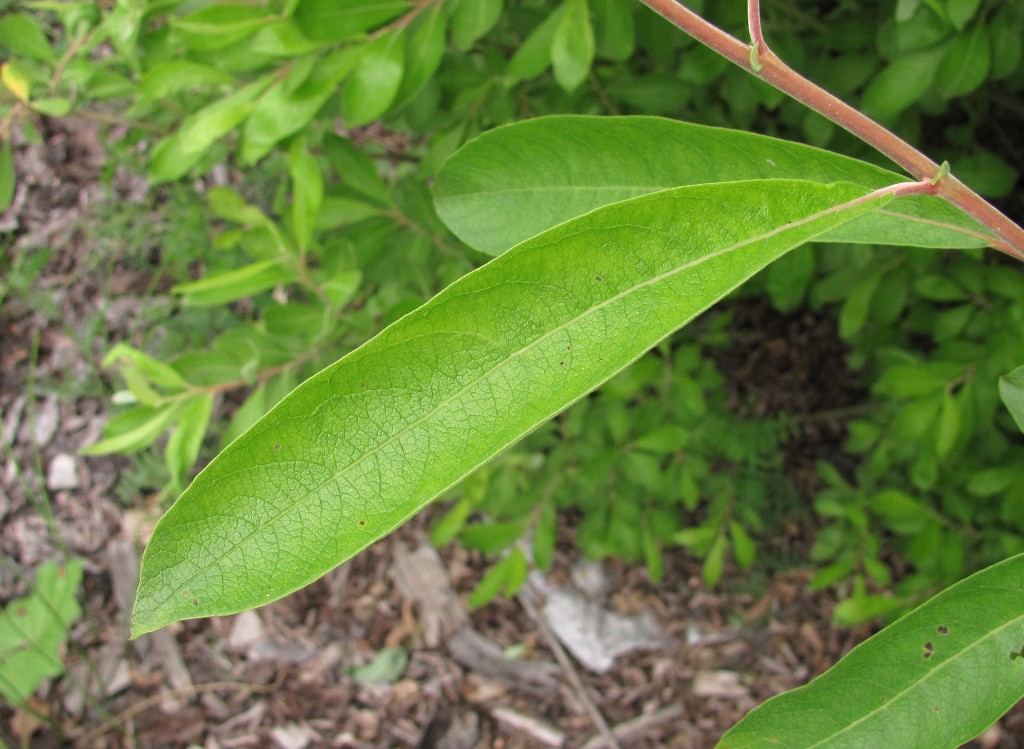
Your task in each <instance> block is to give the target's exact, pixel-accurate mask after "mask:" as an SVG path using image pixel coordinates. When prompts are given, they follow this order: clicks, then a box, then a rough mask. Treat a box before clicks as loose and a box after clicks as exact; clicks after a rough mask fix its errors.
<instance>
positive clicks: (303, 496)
mask: <svg viewBox="0 0 1024 749" xmlns="http://www.w3.org/2000/svg"><path fill="white" fill-rule="evenodd" d="M865 193H866V191H865V190H864V189H863V188H861V187H858V186H855V185H850V184H834V185H823V184H818V183H814V182H805V181H796V180H776V181H755V182H746V183H744V182H739V183H731V184H716V185H700V186H691V187H684V188H679V189H673V190H667V191H663V192H659V193H655V194H652V195H647V196H643V197H640V198H636V199H634V200H630V201H625V202H621V203H616V204H613V205H610V206H606V207H605V208H602V209H600V210H597V211H594V212H593V213H591V214H588V215H586V216H583V217H580V218H578V219H575V220H573V221H570V222H568V223H566V224H563V225H561V226H559V227H557V228H555V229H552V230H551V231H549V232H546V233H544V234H542V235H541V236H538V237H535V238H533V239H531V240H529V241H527V242H524V243H523V244H521V245H519V246H517V247H516V248H514V249H513V250H511V251H509V252H507V253H505V254H503V255H502V256H500V257H499V258H496V259H495V260H493V261H491V262H490V263H488V264H487V265H485V266H483V267H481V268H479V269H478V270H476V271H474V272H472V273H470V274H468V275H467V276H465V277H464V278H462V279H460V280H459V281H458V282H456V283H455V284H453V285H451V286H450V287H449V288H447V289H446V290H444V291H443V292H441V293H440V294H438V295H437V296H436V297H435V298H434V299H432V300H431V301H429V302H428V303H427V304H425V305H424V306H422V307H421V308H419V309H418V310H416V311H414V312H412V313H411V314H409V315H407V316H406V317H404V318H403V319H401V320H399V321H398V322H396V323H395V324H393V325H392V326H390V327H389V328H387V329H386V330H384V331H383V332H382V333H381V334H380V335H378V336H377V337H375V338H374V339H372V340H371V341H369V342H368V343H366V344H365V345H363V346H362V347H361V348H359V349H357V350H356V351H354V352H352V353H351V354H349V355H348V356H346V357H344V358H343V359H341V360H340V361H338V362H336V363H335V364H333V365H331V366H330V367H328V368H326V369H325V370H323V371H322V372H320V373H319V374H317V375H315V376H314V377H312V378H310V379H309V380H308V381H307V382H305V383H304V384H303V385H301V386H299V387H298V388H297V389H296V390H295V391H293V392H292V393H291V394H290V395H289V396H288V397H286V398H285V399H284V400H283V401H282V402H281V403H280V404H278V406H276V407H275V408H274V409H273V410H271V411H270V412H269V413H268V414H267V415H266V416H265V417H264V418H263V419H261V420H260V421H259V422H258V423H257V424H256V425H254V426H253V427H252V428H251V429H250V430H249V431H248V432H246V433H245V434H243V435H242V436H241V437H239V438H238V439H237V440H236V441H235V442H233V443H232V444H231V445H230V446H228V447H227V448H226V449H225V450H224V451H223V453H221V455H220V456H218V457H217V458H216V459H215V460H214V461H213V462H211V463H210V465H209V466H207V468H206V469H205V470H204V471H203V472H202V473H200V474H199V476H198V477H197V478H196V479H195V481H194V482H193V484H192V485H191V486H190V487H189V488H188V489H187V490H186V491H185V493H184V494H182V496H181V497H180V498H179V499H178V501H177V502H176V503H175V504H174V505H173V506H172V507H171V509H170V510H169V511H168V512H167V514H166V515H165V516H164V517H163V518H162V519H161V521H160V523H159V524H158V525H157V527H156V529H155V530H154V532H153V536H152V539H151V541H150V544H149V546H148V547H147V549H146V552H145V555H144V557H143V564H142V573H141V583H140V586H139V592H138V597H137V600H136V605H135V610H134V612H133V617H132V632H133V635H134V636H138V635H140V634H143V633H145V632H149V631H152V630H154V629H157V628H159V627H161V626H163V625H165V624H168V623H170V622H172V621H175V620H179V619H186V618H192V617H198V616H209V615H215V614H231V613H235V612H238V611H242V610H245V609H248V608H253V607H255V606H258V605H261V604H264V603H267V602H269V601H272V600H275V599H277V598H280V597H281V596H283V595H285V594H287V593H290V592H292V591H294V590H296V589H298V588H300V587H302V586H303V585H306V584H308V583H310V582H312V581H313V580H315V579H317V578H318V577H320V576H321V575H323V574H324V573H326V572H327V571H329V570H330V569H332V568H333V567H335V566H336V565H338V564H340V563H341V562H343V561H345V560H346V559H348V558H350V557H352V556H353V555H354V554H355V553H356V552H358V551H360V550H361V549H363V548H365V547H366V546H368V545H369V544H370V543H372V542H373V541H375V540H377V539H379V538H381V537H382V536H384V535H386V534H387V533H389V532H391V531H392V530H394V529H395V528H396V527H397V526H398V525H400V524H401V523H402V522H404V521H405V520H407V519H408V518H409V517H410V516H411V515H413V514H414V513H415V512H417V511H418V510H420V509H421V508H422V507H423V506H424V505H426V504H427V503H428V502H429V501H430V500H432V499H433V498H434V497H436V496H437V495H438V494H440V493H441V492H443V491H444V490H445V489H447V488H449V487H451V486H453V485H454V484H456V483H457V482H458V481H460V480H461V479H462V478H463V477H465V476H466V475H467V474H468V473H469V472H470V471H472V470H473V469H474V468H476V467H478V466H479V465H481V464H482V463H484V462H486V461H487V460H489V459H490V458H492V457H494V456H495V455H496V454H498V453H499V452H500V451H501V450H503V449H505V448H506V447H508V446H509V445H511V444H512V443H514V442H515V441H517V440H518V439H520V438H521V437H523V436H524V435H526V434H527V433H529V432H530V431H531V430H533V429H535V428H536V427H537V426H539V425H540V424H542V423H544V422H545V421H546V420H547V419H549V418H551V417H552V416H553V415H555V414H556V413H558V412H559V411H561V410H562V409H564V408H566V407H567V406H569V405H570V404H571V403H573V402H574V401H575V400H577V399H579V398H580V397H582V396H583V395H585V394H586V393H588V392H590V391H591V390H593V389H594V388H595V387H597V386H598V385H600V384H601V383H602V382H604V381H605V380H607V379H608V378H609V377H611V376H612V375H614V374H615V373H616V372H618V371H619V370H621V369H622V368H623V367H625V366H627V365H628V364H630V363H631V362H632V361H634V360H635V359H637V358H638V357H639V356H640V355H642V354H643V353H644V352H645V351H646V350H647V349H648V348H650V347H651V346H653V345H654V344H656V343H657V342H658V341H660V340H661V339H663V338H664V337H666V336H667V335H669V334H670V333H672V332H673V331H675V330H676V329H678V328H679V327H681V326H682V325H684V324H685V323H686V322H688V321H689V320H691V319H692V318H693V317H694V316H696V315H697V314H698V313H700V312H701V311H703V310H704V309H706V308H707V307H709V306H710V305H711V304H713V303H714V302H716V301H717V300H718V299H720V298H721V297H723V296H724V295H725V294H727V293H728V292H729V291H730V290H732V289H733V288H735V287H736V286H738V285H739V284H740V283H742V282H743V281H744V280H746V279H747V278H749V277H750V276H752V275H754V274H755V273H756V272H758V271H759V270H760V269H761V268H763V267H764V266H765V265H767V264H768V263H770V262H771V261H773V260H775V259H777V258H778V257H780V256H782V255H783V254H785V253H786V252H787V251H789V250H790V249H792V248H793V247H796V246H798V245H800V244H802V243H804V242H806V241H808V240H810V239H813V238H814V237H817V236H818V235H820V234H821V233H822V232H825V231H828V230H831V229H833V228H835V227H837V226H839V225H841V224H842V223H844V222H846V221H848V220H851V219H854V218H856V217H857V216H860V215H864V214H867V213H869V212H871V211H874V210H876V209H878V208H879V207H881V206H882V205H883V204H884V203H886V201H887V199H885V198H872V199H870V200H867V201H860V202H859V203H857V204H856V205H853V206H850V205H846V204H845V203H846V201H850V200H852V199H855V198H859V197H861V196H863V195H864V194H865Z"/></svg>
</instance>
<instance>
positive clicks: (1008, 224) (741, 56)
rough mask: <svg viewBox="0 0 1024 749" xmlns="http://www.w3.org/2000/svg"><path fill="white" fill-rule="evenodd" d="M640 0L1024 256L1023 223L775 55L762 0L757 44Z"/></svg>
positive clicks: (754, 21) (753, 14)
mask: <svg viewBox="0 0 1024 749" xmlns="http://www.w3.org/2000/svg"><path fill="white" fill-rule="evenodd" d="M640 2H642V3H643V4H644V5H646V6H647V7H648V8H650V9H651V10H653V11H654V12H655V13H657V14H658V15H660V16H662V17H663V18H665V19H666V20H668V21H670V22H671V23H673V24H675V25H676V26H678V27H679V28H680V29H682V30H683V31H685V32H686V33H687V34H689V35H690V36H692V37H693V38H694V39H696V40H697V41H699V42H700V43H701V44H703V45H705V46H707V47H709V48H710V49H712V50H714V51H715V52H718V53H719V54H720V55H722V56H723V57H725V58H726V59H728V60H730V61H731V62H733V63H735V64H736V65H739V66H740V67H741V68H743V69H744V70H746V71H748V72H750V73H751V74H753V75H756V76H757V77H758V78H760V79H761V80H763V81H765V82H766V83H768V84H770V85H772V86H774V87H775V88H777V89H778V90H780V91H782V92H783V93H786V94H788V95H789V96H791V97H793V98H794V99H796V100H797V101H799V102H800V103H802V104H804V105H806V106H808V107H810V108H811V109H813V110H814V111H816V112H818V113H819V114H821V115H823V116H824V117H826V118H828V119H829V120H831V121H832V122H834V123H835V124H837V125H839V126H840V127H842V128H844V129H845V130H847V131H849V132H850V133H852V134H853V135H855V136H857V137H858V138H860V139H861V140H863V141H864V142H865V143H867V144H868V145H870V146H873V147H874V148H876V149H878V150H879V151H881V152H882V153H883V154H885V155H886V156H888V157H889V158H890V159H892V160H893V161H894V162H896V163H897V164H899V165H900V166H901V167H902V168H903V169H905V170H906V171H907V172H908V173H910V174H911V175H913V176H914V177H915V178H916V179H918V180H920V181H922V182H924V181H928V182H933V183H934V187H935V191H934V194H936V195H939V196H940V197H942V198H944V199H946V200H947V201H949V202H950V203H952V204H953V205H955V206H957V207H958V208H960V209H961V210H962V211H964V212H965V213H967V214H968V215H970V216H972V217H973V218H974V219H975V220H977V221H978V222H979V223H980V224H982V225H983V226H984V227H985V228H986V229H988V230H989V231H991V232H992V233H994V234H995V235H996V237H992V238H990V239H989V241H990V244H991V245H992V247H994V248H995V249H997V250H999V251H1000V252H1004V253H1006V254H1007V255H1010V256H1011V257H1014V258H1016V259H1017V260H1021V261H1024V229H1021V227H1019V226H1018V225H1017V224H1016V223H1014V222H1013V221H1011V220H1010V219H1009V218H1007V217H1006V216H1005V215H1003V213H1002V212H1000V211H999V209H997V208H996V207H995V206H993V205H992V204H991V203H989V202H987V201H986V200H985V199H984V198H982V197H981V196H980V195H978V194H977V193H976V192H974V191H973V190H971V188H969V187H967V185H965V184H964V183H962V182H961V181H960V180H958V179H957V178H956V177H954V176H953V175H951V174H948V173H946V171H945V170H944V169H943V168H942V167H940V166H939V165H938V164H936V163H935V162H934V161H932V160H931V159H929V158H928V157H927V156H925V155H924V154H923V153H921V152H920V151H918V150H917V149H916V148H914V147H913V146H912V145H910V144H909V143H907V142H906V141H904V140H903V139H902V138H900V137H899V136H897V135H896V134H894V133H893V132H891V131H890V130H888V129H887V128H885V127H883V126H882V125H880V124H878V123H877V122H875V121H874V120H872V119H871V118H870V117H868V116H867V115H865V114H863V113H862V112H860V111H859V110H857V109H854V108H853V107H851V106H850V105H849V104H847V103H846V102H844V101H842V100H841V99H838V98H837V97H835V96H833V95H832V94H830V93H828V92H827V91H825V90H824V89H823V88H821V87H820V86H818V85H817V84H815V83H813V82H811V81H809V80H808V79H806V78H804V77H803V76H802V75H800V74H799V73H797V72H796V71H795V70H793V69H792V68H791V67H789V66H788V65H786V64H785V63H784V62H782V60H780V59H779V58H778V57H776V56H775V55H774V54H773V53H772V52H771V50H769V49H768V47H767V46H766V45H765V44H764V39H763V34H762V32H761V18H760V0H749V1H748V6H747V9H748V22H749V24H750V30H751V35H752V37H753V38H754V40H755V42H756V44H745V43H744V42H741V41H740V40H739V39H737V38H735V37H734V36H731V35H730V34H727V33H726V32H724V31H722V30H721V29H719V28H718V27H717V26H715V25H713V24H711V23H710V22H708V21H706V20H704V19H703V18H702V17H700V16H699V15H697V14H696V13H694V12H693V11H691V10H690V9H689V8H686V7H684V6H682V5H680V4H679V3H677V2H675V0H640ZM997 237H998V238H997Z"/></svg>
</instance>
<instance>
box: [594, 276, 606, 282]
mask: <svg viewBox="0 0 1024 749" xmlns="http://www.w3.org/2000/svg"><path fill="white" fill-rule="evenodd" d="M594 280H595V281H597V282H601V281H603V280H604V276H594Z"/></svg>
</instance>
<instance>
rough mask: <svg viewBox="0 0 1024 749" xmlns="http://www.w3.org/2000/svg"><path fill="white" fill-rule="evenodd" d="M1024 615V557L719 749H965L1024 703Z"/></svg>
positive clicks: (957, 591) (946, 595)
mask: <svg viewBox="0 0 1024 749" xmlns="http://www.w3.org/2000/svg"><path fill="white" fill-rule="evenodd" d="M1022 612H1024V556H1017V557H1013V558H1011V559H1008V560H1006V561H1004V562H1000V563H999V564H996V565H994V566H992V567H989V568H988V569H985V570H982V571H981V572H978V573H977V574H975V575H972V576H971V577H969V578H967V579H966V580H963V581H961V582H960V583H957V584H956V585H954V586H953V587H951V588H949V589H947V590H945V591H943V592H942V593H940V594H939V595H937V596H936V597H934V598H933V599H931V600H930V601H928V602H927V603H925V604H923V605H922V606H920V607H919V608H918V609H916V610H915V611H913V612H911V613H910V614H908V615H907V616H905V617H903V618H902V619H900V620H899V621H897V622H896V623H895V624H892V625H890V626H889V627H887V628H886V629H884V630H882V632H880V633H878V634H877V635H875V636H874V637H872V638H871V639H869V640H867V641H865V642H863V643H861V644H860V645H858V646H857V647H856V648H854V649H853V650H852V651H851V652H850V653H849V654H848V655H847V656H846V657H845V658H843V659H842V660H841V661H840V662H839V663H838V664H836V666H834V667H833V668H832V669H830V670H829V671H827V672H826V673H825V674H823V675H822V676H819V677H818V678H817V679H815V680H814V681H812V682H811V683H810V684H808V685H806V686H804V687H800V688H799V689H794V690H793V691H791V692H786V693H785V694H782V695H779V696H778V697H775V698H773V699H771V700H769V701H768V702H766V703H764V704H763V705H762V706H760V707H758V708H756V709H755V710H754V711H752V712H751V713H749V714H748V715H747V716H746V717H745V718H743V720H741V721H740V722H739V723H738V724H737V725H736V726H734V727H733V728H732V729H731V730H730V731H729V732H728V733H726V735H725V736H723V737H722V740H721V742H720V743H719V744H718V747H719V749H743V748H745V747H761V746H764V747H769V746H772V747H807V748H809V747H825V746H828V747H836V748H838V747H856V746H899V747H905V748H906V749H933V748H934V747H940V746H960V745H961V744H963V743H965V742H967V741H969V740H970V739H971V738H973V737H974V736H976V735H978V734H979V733H981V732H982V731H984V730H985V728H987V727H988V726H989V725H991V724H992V723H993V722H994V721H995V720H996V719H997V718H998V717H999V716H1000V715H1002V714H1003V713H1004V712H1006V710H1008V709H1010V707H1012V706H1013V704H1014V703H1016V702H1017V701H1018V700H1019V699H1020V698H1021V696H1022V695H1024V663H1020V662H1019V658H1014V657H1013V656H1014V654H1017V655H1019V651H1020V649H1021V645H1022V641H1024V638H1022V630H1024V613H1022ZM933 680H934V681H937V682H940V683H937V684H935V685H934V686H933V685H932V681H933ZM951 685H952V688H951ZM794 714H799V715H800V720H793V717H794Z"/></svg>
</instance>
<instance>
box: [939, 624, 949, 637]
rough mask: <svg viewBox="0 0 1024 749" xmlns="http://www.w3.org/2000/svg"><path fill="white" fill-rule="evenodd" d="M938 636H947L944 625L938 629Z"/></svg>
mask: <svg viewBox="0 0 1024 749" xmlns="http://www.w3.org/2000/svg"><path fill="white" fill-rule="evenodd" d="M939 634H940V635H948V634H949V627H947V626H946V625H945V624H943V625H942V626H940V627H939Z"/></svg>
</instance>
